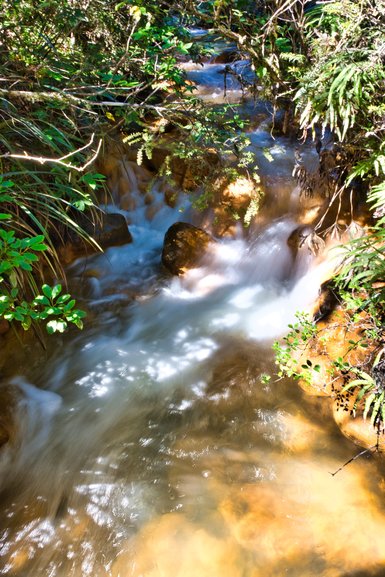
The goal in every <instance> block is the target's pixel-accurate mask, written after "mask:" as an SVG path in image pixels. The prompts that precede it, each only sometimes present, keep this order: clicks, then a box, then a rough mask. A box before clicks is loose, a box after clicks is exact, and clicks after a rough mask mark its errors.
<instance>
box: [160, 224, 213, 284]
mask: <svg viewBox="0 0 385 577" xmlns="http://www.w3.org/2000/svg"><path fill="white" fill-rule="evenodd" d="M212 242H215V241H214V239H213V237H212V236H211V235H209V234H208V233H207V232H205V231H204V230H202V229H200V228H198V227H196V226H193V225H192V224H188V223H187V222H176V223H175V224H173V225H172V226H171V227H170V228H169V229H168V231H167V232H166V235H165V237H164V243H163V251H162V263H163V265H164V266H165V267H166V268H167V270H169V271H170V272H171V273H172V274H175V275H180V274H182V273H184V272H186V270H188V269H191V268H194V267H196V266H197V265H198V263H199V261H200V260H201V258H202V256H203V255H204V254H205V252H206V251H207V249H208V247H209V245H210V243H212Z"/></svg>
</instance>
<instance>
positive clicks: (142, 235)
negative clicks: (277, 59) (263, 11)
mask: <svg viewBox="0 0 385 577" xmlns="http://www.w3.org/2000/svg"><path fill="white" fill-rule="evenodd" d="M186 68H190V69H191V71H192V72H194V65H186ZM195 68H197V67H195ZM197 69H198V68H197ZM197 74H198V73H197ZM197 74H196V75H195V76H194V75H192V76H194V79H196V76H197ZM199 74H200V75H202V74H203V75H204V81H202V80H201V81H200V83H201V85H202V86H203V88H202V93H204V94H206V95H207V94H210V90H212V92H211V94H217V87H218V86H219V85H220V80H219V79H218V76H219V77H220V78H222V83H223V75H222V76H221V75H220V74H219V72H218V65H207V66H206V67H204V68H202V67H200V69H199ZM236 91H238V88H237V87H234V92H236ZM230 92H231V90H230ZM235 96H236V95H234V94H233V95H230V97H229V98H230V101H233V100H235ZM238 96H239V95H238ZM214 98H215V99H218V98H219V97H217V96H215V97H214ZM247 106H248V107H249V108H250V109H252V106H253V105H252V104H250V102H249V103H248V104H247ZM261 106H262V105H260V104H258V105H256V112H255V114H257V113H260V107H261ZM249 136H250V140H251V145H250V146H251V147H252V148H253V150H254V152H255V153H256V156H257V159H259V164H260V167H261V171H262V173H263V175H264V176H265V177H266V178H268V179H269V189H270V192H269V194H270V196H269V198H268V199H267V201H266V208H265V211H266V215H268V223H267V224H266V222H263V221H261V224H260V225H259V226H254V227H253V228H252V230H251V231H250V233H249V234H248V235H246V236H245V235H244V234H242V231H241V230H240V232H239V235H238V236H237V237H236V238H233V239H222V240H221V241H220V242H218V243H217V245H216V246H215V247H214V248H213V249H212V250H211V252H210V254H209V255H208V256H207V257H206V259H204V260H203V261H202V266H201V267H199V268H197V269H194V270H191V271H189V272H188V273H187V274H186V275H184V276H183V277H180V278H176V277H170V275H168V274H167V273H166V272H165V271H164V270H163V269H162V267H161V265H160V254H161V250H162V244H163V238H164V234H165V232H166V230H167V229H168V227H169V226H170V225H171V224H172V223H174V222H176V221H178V220H183V221H189V220H191V219H192V218H193V215H192V212H191V208H190V206H189V204H188V201H187V200H183V201H182V202H181V203H179V204H178V205H177V206H176V207H175V208H170V207H168V206H165V205H164V203H163V200H162V199H163V197H162V194H161V192H160V191H159V189H158V188H157V186H158V185H157V184H156V183H155V184H154V189H153V191H152V195H153V197H154V203H155V204H156V205H157V206H158V209H157V212H156V214H155V216H154V217H153V218H152V219H151V220H147V218H146V216H145V214H146V206H145V204H144V202H143V198H142V196H141V195H140V193H139V192H138V193H137V203H136V209H135V210H134V211H132V212H131V213H130V215H129V218H130V225H129V228H130V231H131V233H132V236H133V239H134V242H133V243H132V244H129V245H124V246H120V247H113V248H109V249H108V250H106V251H105V253H104V254H99V255H95V256H92V257H89V258H87V259H79V260H77V261H76V262H75V263H74V264H73V265H71V267H70V269H69V277H70V278H71V281H72V283H73V285H74V286H75V287H78V289H77V290H78V292H79V294H80V296H81V297H82V298H83V300H84V301H85V302H86V303H87V308H88V310H89V321H88V322H87V323H86V327H85V329H84V330H83V331H82V332H76V331H73V332H71V333H70V334H69V335H65V336H64V337H60V336H59V337H54V338H53V339H52V341H51V343H50V345H49V346H50V350H49V351H48V353H47V354H46V355H44V359H41V360H40V361H39V355H40V356H41V353H40V351H39V349H38V348H37V347H36V350H35V351H34V352H33V353H32V354H33V356H34V358H33V359H31V366H30V367H29V368H25V370H23V371H22V373H23V374H20V375H19V376H17V377H15V378H14V379H13V380H12V383H13V386H14V387H17V388H18V390H20V392H21V398H20V401H19V403H18V407H17V417H18V437H17V439H18V442H17V443H16V444H15V445H14V446H12V447H6V449H4V450H3V453H2V454H1V459H0V488H1V493H0V503H1V517H0V574H1V575H7V576H9V577H83V576H90V577H91V576H92V577H107V576H111V577H284V576H285V577H345V576H346V577H347V576H351V577H369V576H377V577H380V576H383V575H385V547H384V543H385V507H384V492H385V481H384V468H383V465H382V463H381V461H380V460H379V459H378V458H375V457H373V456H371V457H368V456H364V457H362V458H360V459H357V460H355V461H354V462H352V463H351V464H349V465H348V466H346V467H345V468H343V469H342V471H341V472H339V473H338V474H337V475H335V476H332V475H331V473H333V472H335V471H336V470H337V469H338V468H339V467H340V466H341V465H343V464H344V462H346V461H347V460H349V459H350V458H351V457H352V456H354V455H355V454H357V453H358V452H359V451H360V449H359V448H358V447H356V446H355V445H353V444H352V443H351V442H350V441H348V440H347V439H345V438H344V437H343V436H342V434H341V433H340V431H339V429H338V427H337V425H336V424H335V422H334V420H333V417H332V415H331V411H330V406H329V405H330V403H329V400H327V399H318V398H315V397H312V396H309V395H306V394H305V393H304V392H303V391H302V390H301V389H300V388H299V387H298V386H297V384H296V383H295V382H292V381H289V380H285V379H281V380H278V381H276V380H275V379H274V378H272V379H271V380H270V381H266V380H264V379H263V378H262V379H261V377H262V375H263V374H265V373H270V374H271V373H273V372H274V360H273V353H272V349H271V345H272V342H273V341H274V339H276V338H279V337H280V336H282V334H284V332H285V330H286V327H287V324H288V323H290V322H292V321H293V320H294V318H295V316H294V315H295V312H296V311H298V310H305V309H307V308H309V307H311V305H312V303H313V302H314V300H315V299H316V297H317V294H318V289H319V286H320V283H321V282H322V280H323V279H324V278H325V274H326V268H327V263H325V262H324V261H322V259H319V260H316V259H315V258H314V257H313V256H312V255H311V254H310V253H308V252H307V250H299V251H298V254H297V256H296V258H295V259H294V257H293V254H292V252H291V250H290V248H289V247H288V245H287V239H288V237H289V236H290V234H291V232H292V231H293V230H294V229H295V228H296V227H297V226H298V214H299V213H298V198H297V191H296V189H295V183H294V182H293V179H292V176H291V173H292V170H293V166H294V150H295V147H296V145H297V144H296V143H295V142H292V141H291V140H289V139H287V138H284V137H280V138H277V139H273V137H272V136H271V134H270V131H269V126H268V124H267V123H263V122H261V123H260V124H259V125H258V126H257V128H255V129H254V128H253V130H252V132H250V135H249ZM266 148H268V149H269V150H270V153H271V156H272V159H273V160H271V161H268V160H266V156H265V155H264V153H263V151H264V150H265V149H266ZM302 152H303V155H304V158H305V159H306V162H307V164H308V166H312V165H316V163H317V155H316V153H315V150H314V146H313V145H312V144H311V143H309V144H303V145H302ZM111 210H116V209H113V208H112V209H111Z"/></svg>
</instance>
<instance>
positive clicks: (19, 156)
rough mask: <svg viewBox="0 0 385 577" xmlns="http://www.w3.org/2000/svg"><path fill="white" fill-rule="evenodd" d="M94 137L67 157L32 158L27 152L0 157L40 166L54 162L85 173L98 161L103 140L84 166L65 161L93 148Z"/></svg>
mask: <svg viewBox="0 0 385 577" xmlns="http://www.w3.org/2000/svg"><path fill="white" fill-rule="evenodd" d="M94 137H95V134H93V135H92V137H91V140H90V141H89V142H88V143H87V144H85V145H84V146H82V147H81V148H78V149H77V150H74V151H73V152H70V153H69V154H66V155H65V156H62V157H60V158H45V157H43V156H31V155H30V154H27V153H26V152H25V153H24V154H2V155H0V158H17V159H19V160H28V161H30V162H37V163H38V164H47V163H48V162H52V163H53V164H59V165H60V166H64V167H65V168H68V169H70V170H76V171H77V172H84V171H85V170H86V169H87V168H88V167H89V166H90V164H92V163H93V162H94V160H96V158H97V156H98V154H99V152H100V148H101V146H102V139H101V138H100V139H99V142H98V146H97V149H96V151H95V153H94V154H93V155H92V157H91V158H90V159H89V160H88V161H87V162H86V163H85V164H83V165H82V166H76V165H75V164H71V163H69V162H64V160H65V159H66V158H70V157H71V156H73V155H74V154H77V153H78V152H82V151H83V150H85V149H86V148H88V147H89V146H91V144H92V143H93V141H94Z"/></svg>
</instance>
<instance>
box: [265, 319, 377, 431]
mask: <svg viewBox="0 0 385 577" xmlns="http://www.w3.org/2000/svg"><path fill="white" fill-rule="evenodd" d="M296 316H297V319H298V322H297V323H294V324H291V325H289V328H290V331H289V333H288V334H287V335H286V336H285V337H284V338H283V343H281V342H278V341H277V342H275V343H274V345H273V349H274V351H275V362H276V364H277V365H278V373H277V374H278V376H279V377H280V378H281V377H283V376H288V377H291V378H294V379H296V380H299V379H301V380H302V381H304V382H305V383H308V384H309V385H311V384H312V382H313V378H314V373H319V372H320V370H321V367H320V365H318V364H313V362H312V361H311V360H310V359H306V360H304V362H303V363H302V364H299V362H298V358H299V357H306V355H303V352H304V351H306V349H307V348H308V346H309V344H310V342H311V340H312V339H318V341H321V342H322V339H323V338H324V337H322V335H321V334H320V332H319V331H318V329H317V325H316V323H315V322H313V321H312V320H311V319H310V317H309V315H307V314H305V313H297V314H296ZM357 320H358V319H356V318H355V317H354V315H353V317H352V322H353V323H354V322H357ZM380 338H381V336H380V332H379V329H378V328H377V327H375V326H374V327H373V329H368V330H367V331H366V335H365V338H362V339H359V340H356V341H355V340H353V339H350V340H349V341H348V342H347V344H348V345H349V346H348V347H347V352H346V356H347V355H348V354H349V353H350V352H351V351H352V350H354V349H357V348H358V347H361V348H363V349H367V347H368V341H371V342H373V339H375V340H376V342H379V339H380ZM384 351H385V349H384V348H382V349H381V350H380V352H379V353H378V354H377V356H376V358H375V360H374V362H373V365H372V368H371V372H370V373H369V372H367V371H366V370H363V368H362V366H353V365H352V364H351V363H350V362H349V361H348V360H347V359H346V357H337V358H336V359H331V362H330V368H328V370H327V373H328V376H329V378H330V379H332V380H334V379H337V378H338V377H342V378H343V381H344V383H345V384H344V385H343V386H342V388H340V389H339V390H338V389H337V390H335V396H336V400H337V406H338V407H339V408H340V409H342V410H350V412H351V414H352V415H353V416H356V414H357V413H358V411H360V413H362V415H363V418H364V419H367V418H370V422H371V424H372V425H373V426H374V427H375V428H376V430H377V431H378V432H380V431H383V430H384V428H385V362H384V360H383V359H382V356H383V353H384ZM332 389H333V387H332Z"/></svg>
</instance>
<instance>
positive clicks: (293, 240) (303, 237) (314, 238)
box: [287, 225, 325, 258]
mask: <svg viewBox="0 0 385 577" xmlns="http://www.w3.org/2000/svg"><path fill="white" fill-rule="evenodd" d="M287 244H288V246H289V247H290V248H291V251H292V254H293V257H294V258H295V257H296V256H297V253H298V251H299V250H300V249H301V248H306V249H307V250H308V251H309V252H311V253H312V254H314V255H317V254H318V253H319V252H321V251H322V250H323V249H324V248H325V242H324V241H323V240H322V239H321V238H320V237H319V236H318V235H317V234H316V233H315V232H314V230H313V228H312V227H311V226H308V225H301V226H298V227H297V228H296V229H294V230H293V232H292V233H291V234H290V236H289V238H288V239H287Z"/></svg>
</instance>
